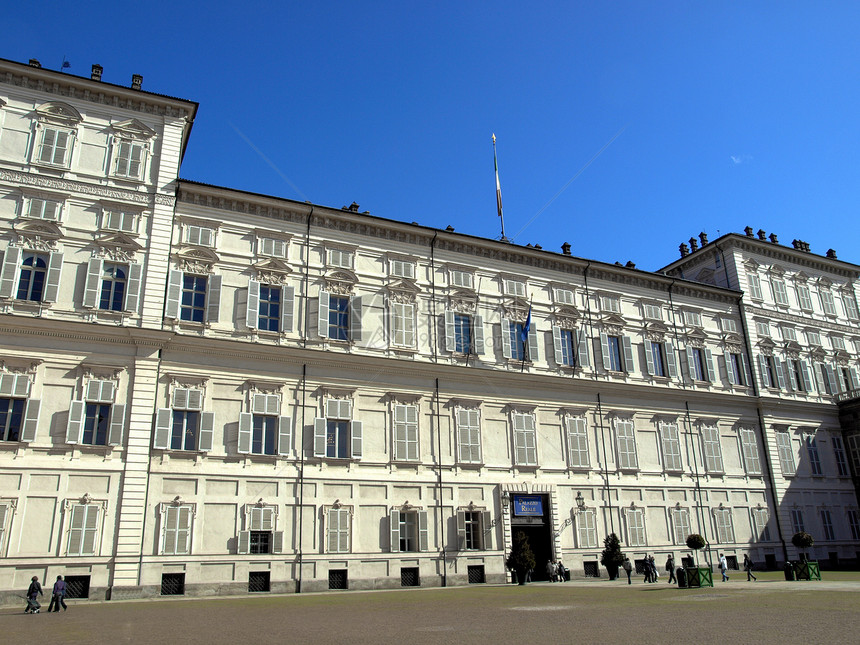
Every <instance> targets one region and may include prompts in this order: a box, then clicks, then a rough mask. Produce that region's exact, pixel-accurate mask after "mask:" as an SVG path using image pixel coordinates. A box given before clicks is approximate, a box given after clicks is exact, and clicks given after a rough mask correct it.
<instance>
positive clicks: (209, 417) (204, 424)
mask: <svg viewBox="0 0 860 645" xmlns="http://www.w3.org/2000/svg"><path fill="white" fill-rule="evenodd" d="M214 437H215V413H214V412H203V413H202V414H201V415H200V441H199V445H198V446H197V447H198V448H199V449H200V451H201V452H209V451H210V450H212V443H213V441H214Z"/></svg>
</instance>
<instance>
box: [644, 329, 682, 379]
mask: <svg viewBox="0 0 860 645" xmlns="http://www.w3.org/2000/svg"><path fill="white" fill-rule="evenodd" d="M645 364H646V368H647V370H648V374H650V375H651V376H659V377H663V378H676V377H677V376H678V368H677V364H676V362H675V348H674V347H673V346H672V343H664V342H658V341H651V340H648V339H647V338H646V339H645Z"/></svg>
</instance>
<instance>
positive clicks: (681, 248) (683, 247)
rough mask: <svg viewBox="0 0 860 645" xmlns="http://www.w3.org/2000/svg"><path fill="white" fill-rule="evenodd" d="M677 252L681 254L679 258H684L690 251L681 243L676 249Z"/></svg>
mask: <svg viewBox="0 0 860 645" xmlns="http://www.w3.org/2000/svg"><path fill="white" fill-rule="evenodd" d="M678 250H679V251H680V252H681V257H682V258H685V257H687V256H688V255H690V249H689V248H687V245H686V244H684V243H683V242H681V245H680V246H679V247H678Z"/></svg>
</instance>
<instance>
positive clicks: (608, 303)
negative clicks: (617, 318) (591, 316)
mask: <svg viewBox="0 0 860 645" xmlns="http://www.w3.org/2000/svg"><path fill="white" fill-rule="evenodd" d="M600 308H601V309H602V310H603V311H608V312H611V313H614V314H619V313H621V299H620V298H619V297H618V296H600Z"/></svg>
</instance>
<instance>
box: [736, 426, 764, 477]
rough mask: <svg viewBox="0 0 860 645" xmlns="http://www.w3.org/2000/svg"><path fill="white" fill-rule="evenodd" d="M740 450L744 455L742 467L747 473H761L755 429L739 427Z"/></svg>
mask: <svg viewBox="0 0 860 645" xmlns="http://www.w3.org/2000/svg"><path fill="white" fill-rule="evenodd" d="M739 432H740V437H741V452H742V453H743V457H744V468H745V469H746V473H747V475H761V459H760V458H759V453H758V443H757V442H756V438H755V431H754V430H752V429H751V428H741V429H740V431H739Z"/></svg>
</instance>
